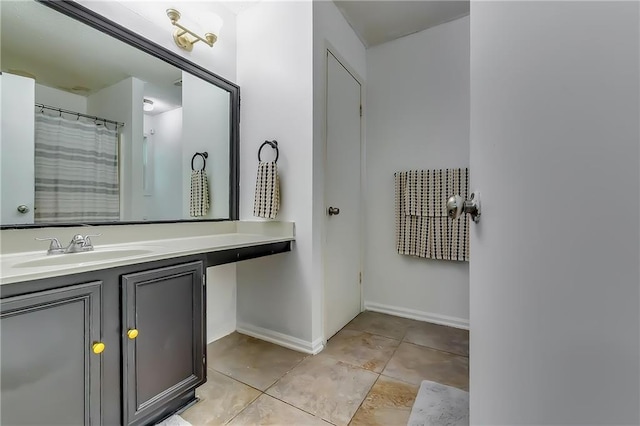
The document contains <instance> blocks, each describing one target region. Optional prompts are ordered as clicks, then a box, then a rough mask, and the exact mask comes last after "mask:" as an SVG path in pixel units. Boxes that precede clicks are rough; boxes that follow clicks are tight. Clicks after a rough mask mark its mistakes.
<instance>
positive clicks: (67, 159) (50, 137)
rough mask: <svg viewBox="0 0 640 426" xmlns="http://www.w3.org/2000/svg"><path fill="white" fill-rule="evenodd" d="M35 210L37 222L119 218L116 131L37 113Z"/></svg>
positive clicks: (101, 220)
mask: <svg viewBox="0 0 640 426" xmlns="http://www.w3.org/2000/svg"><path fill="white" fill-rule="evenodd" d="M109 126H110V127H113V125H111V124H110V125H109ZM34 213H35V222H36V223H43V222H107V221H117V220H119V219H120V190H119V183H118V132H117V130H115V129H113V128H107V127H106V126H105V125H102V124H100V125H98V124H95V123H94V122H93V121H91V122H83V121H80V120H76V119H72V120H68V119H66V118H64V117H52V116H49V115H45V114H43V113H39V112H38V113H36V120H35V211H34Z"/></svg>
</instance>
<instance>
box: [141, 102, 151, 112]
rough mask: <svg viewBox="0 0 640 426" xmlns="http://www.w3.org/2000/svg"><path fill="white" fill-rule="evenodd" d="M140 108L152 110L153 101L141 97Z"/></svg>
mask: <svg viewBox="0 0 640 426" xmlns="http://www.w3.org/2000/svg"><path fill="white" fill-rule="evenodd" d="M142 109H143V110H144V111H147V112H149V111H153V101H151V100H149V99H143V100H142Z"/></svg>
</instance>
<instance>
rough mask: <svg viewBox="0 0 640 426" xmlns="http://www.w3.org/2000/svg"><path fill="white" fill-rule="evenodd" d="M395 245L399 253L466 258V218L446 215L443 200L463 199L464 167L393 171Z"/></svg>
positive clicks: (465, 187)
mask: <svg viewBox="0 0 640 426" xmlns="http://www.w3.org/2000/svg"><path fill="white" fill-rule="evenodd" d="M394 176H395V208H396V248H397V250H398V253H399V254H406V255H409V256H418V257H426V258H432V259H442V260H461V261H468V260H469V217H468V215H466V214H465V215H464V216H463V217H461V218H459V219H453V220H452V219H450V218H449V217H448V216H447V207H446V203H447V199H448V197H450V196H451V195H454V194H458V195H460V196H461V197H462V198H464V199H467V198H468V197H467V195H468V187H469V170H468V169H445V170H411V171H406V172H397V173H395V175H394Z"/></svg>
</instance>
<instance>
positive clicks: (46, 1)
mask: <svg viewBox="0 0 640 426" xmlns="http://www.w3.org/2000/svg"><path fill="white" fill-rule="evenodd" d="M35 1H36V2H38V3H40V4H42V5H44V6H47V7H49V8H51V9H53V10H55V11H57V12H60V13H62V14H64V15H67V16H69V17H71V18H73V19H75V20H76V21H79V22H82V23H83V24H86V25H88V26H90V27H92V28H95V29H96V30H98V31H101V32H103V33H105V34H107V35H109V36H111V37H114V38H115V39H117V40H120V41H122V42H124V43H127V44H128V45H130V46H133V47H135V48H136V49H138V50H141V51H142V52H144V53H148V54H150V55H152V56H154V57H156V58H158V59H161V60H162V61H164V62H166V63H168V64H169V65H173V66H174V67H176V68H179V69H181V70H183V71H186V72H188V73H189V74H192V75H194V76H196V77H199V78H201V79H203V80H205V81H207V82H209V83H211V84H213V85H215V86H217V87H220V88H221V89H224V90H226V91H228V92H229V94H230V97H229V98H230V105H229V108H230V112H231V113H230V114H229V129H230V138H229V139H230V147H229V218H225V219H177V220H160V221H149V220H145V221H122V222H82V223H50V224H46V223H44V224H40V223H37V224H36V223H34V224H16V225H2V226H0V229H20V228H45V227H71V226H84V225H92V226H108V225H142V224H148V223H180V222H188V223H193V222H220V221H227V220H238V218H239V217H240V158H239V154H240V86H238V85H237V84H234V83H232V82H230V81H229V80H226V79H224V78H222V77H220V76H219V75H217V74H214V73H212V72H211V71H209V70H207V69H206V68H203V67H201V66H200V65H197V64H195V63H193V62H191V61H189V60H188V59H186V58H184V57H182V56H180V55H177V54H175V53H174V52H172V51H170V50H168V49H166V48H164V47H162V46H160V45H158V44H156V43H154V42H152V41H150V40H148V39H146V38H144V37H142V36H141V35H140V34H137V33H135V32H133V31H131V30H129V29H127V28H125V27H123V26H122V25H120V24H117V23H115V22H113V21H111V20H109V19H107V18H105V17H104V16H102V15H100V14H98V13H96V12H94V11H92V10H91V9H88V8H86V7H84V6H81V5H80V4H78V3H76V2H74V1H71V0H35Z"/></svg>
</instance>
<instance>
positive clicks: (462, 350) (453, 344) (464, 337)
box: [404, 322, 469, 356]
mask: <svg viewBox="0 0 640 426" xmlns="http://www.w3.org/2000/svg"><path fill="white" fill-rule="evenodd" d="M404 341H405V342H409V343H415V344H416V345H421V346H427V347H430V348H433V349H439V350H441V351H446V352H451V353H454V354H458V355H463V356H469V331H468V330H461V329H459V328H453V327H446V326H444V325H437V324H431V323H428V322H416V323H415V324H413V325H411V326H409V328H408V329H407V332H406V334H405V335H404Z"/></svg>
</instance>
